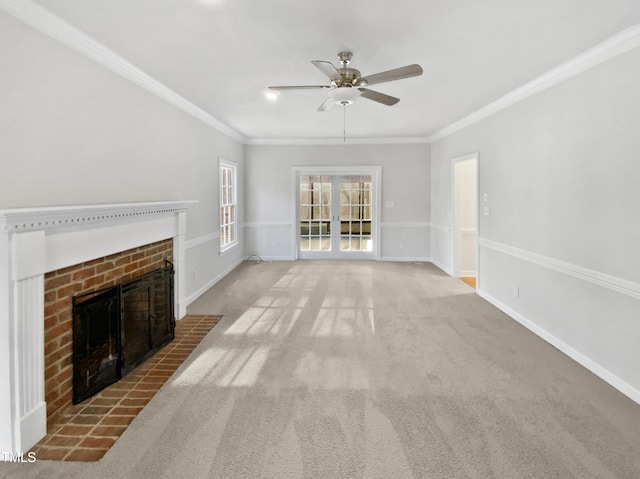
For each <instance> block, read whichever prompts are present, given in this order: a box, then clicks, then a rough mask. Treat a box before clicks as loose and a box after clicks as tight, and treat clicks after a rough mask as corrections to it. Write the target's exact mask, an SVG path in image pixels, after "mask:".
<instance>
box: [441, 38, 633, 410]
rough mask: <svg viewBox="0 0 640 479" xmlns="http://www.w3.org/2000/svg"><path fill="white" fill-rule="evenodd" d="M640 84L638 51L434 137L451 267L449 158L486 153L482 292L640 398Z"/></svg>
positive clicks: (444, 260) (445, 255) (446, 260)
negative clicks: (486, 196)
mask: <svg viewBox="0 0 640 479" xmlns="http://www.w3.org/2000/svg"><path fill="white" fill-rule="evenodd" d="M638 85H640V49H639V48H636V49H634V50H631V51H629V52H627V53H624V54H622V55H620V56H618V57H616V58H613V59H610V60H608V61H607V62H605V63H603V64H601V65H599V66H597V67H594V68H592V69H590V70H587V71H586V72H584V73H581V74H579V75H578V76H576V77H573V78H571V79H569V80H567V81H565V82H563V83H560V84H558V85H556V86H554V87H552V88H550V89H548V90H545V91H543V92H541V93H539V94H537V95H535V96H533V97H530V98H528V99H526V100H524V101H522V102H520V103H518V104H516V105H513V106H511V107H509V108H508V109H506V110H503V111H502V112H500V113H497V114H495V115H493V116H491V117H489V118H487V119H485V120H483V121H481V122H480V123H477V124H475V125H473V126H470V127H468V128H466V129H464V130H462V131H460V132H458V133H455V134H453V135H451V136H448V137H446V138H444V139H442V140H440V141H437V142H435V143H434V144H432V149H431V166H432V170H431V175H432V188H431V190H432V197H431V204H432V222H433V223H434V225H437V228H434V230H433V236H432V256H433V258H434V260H435V261H436V262H437V263H438V264H440V265H442V266H443V268H444V269H448V268H450V265H451V247H450V242H451V241H450V236H449V234H448V233H447V232H446V231H447V227H450V225H451V217H450V216H451V206H450V205H451V192H450V184H451V181H450V174H451V165H450V160H451V159H452V158H455V157H457V156H461V155H464V154H468V153H472V152H478V153H479V192H478V193H479V196H480V202H479V206H480V208H481V209H482V208H483V207H485V206H487V207H488V208H489V216H484V215H481V216H480V223H479V236H480V244H481V246H480V257H479V268H480V277H479V286H480V293H481V294H483V295H484V296H485V297H486V298H488V299H490V300H491V301H492V302H494V303H495V304H497V305H499V306H500V307H502V308H503V309H504V310H505V311H507V312H509V313H510V314H511V315H512V316H514V317H515V318H517V319H518V320H520V321H521V322H523V323H525V324H526V325H527V326H528V327H530V328H531V329H533V330H534V331H536V332H537V333H538V334H540V335H541V336H542V337H544V338H545V339H547V340H548V341H550V342H552V344H554V345H556V346H557V347H559V348H560V349H562V350H564V351H565V352H567V353H569V354H570V355H572V356H573V357H574V358H575V359H577V360H579V361H580V362H582V363H583V364H584V365H586V366H587V367H589V368H590V369H592V370H593V371H594V372H596V373H598V374H599V375H600V376H602V377H604V378H605V379H607V380H608V381H609V382H611V383H612V384H614V385H615V386H616V387H618V388H619V389H622V390H624V391H625V392H627V393H628V394H629V395H631V396H632V397H634V398H635V399H636V400H637V401H640V394H639V391H640V368H638V364H640V348H638V338H639V337H640V301H639V298H640V247H638V244H639V242H640V221H639V218H640V207H639V206H638V205H639V204H640V158H639V154H640V153H639V152H640V134H639V132H640V88H639V87H638ZM485 193H486V194H487V195H488V200H487V201H486V202H484V201H483V199H482V198H483V194H485ZM514 287H518V288H519V297H516V296H515V294H514V289H513V288H514Z"/></svg>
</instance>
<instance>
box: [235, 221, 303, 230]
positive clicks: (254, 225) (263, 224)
mask: <svg viewBox="0 0 640 479" xmlns="http://www.w3.org/2000/svg"><path fill="white" fill-rule="evenodd" d="M270 226H276V227H284V226H286V227H289V226H291V222H290V221H247V222H246V223H242V227H243V228H263V227H270Z"/></svg>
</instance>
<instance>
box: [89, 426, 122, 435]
mask: <svg viewBox="0 0 640 479" xmlns="http://www.w3.org/2000/svg"><path fill="white" fill-rule="evenodd" d="M126 429H127V426H95V428H94V429H93V431H91V435H92V436H98V437H100V436H102V437H104V436H106V437H120V436H121V435H122V433H123V432H124V431H125V430H126Z"/></svg>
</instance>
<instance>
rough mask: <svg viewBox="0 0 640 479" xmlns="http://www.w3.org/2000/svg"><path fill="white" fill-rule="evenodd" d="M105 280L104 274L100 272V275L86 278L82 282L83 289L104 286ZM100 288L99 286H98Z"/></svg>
mask: <svg viewBox="0 0 640 479" xmlns="http://www.w3.org/2000/svg"><path fill="white" fill-rule="evenodd" d="M104 282H105V278H104V274H100V275H98V276H93V277H91V278H88V279H85V280H84V282H83V283H82V288H83V290H89V289H91V288H93V287H94V286H95V287H98V286H102V285H103V284H104ZM96 289H99V288H96Z"/></svg>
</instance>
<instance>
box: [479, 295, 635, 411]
mask: <svg viewBox="0 0 640 479" xmlns="http://www.w3.org/2000/svg"><path fill="white" fill-rule="evenodd" d="M477 293H478V296H480V297H481V298H483V299H484V300H486V301H488V302H489V303H491V304H492V305H493V306H495V307H496V308H498V309H499V310H500V311H502V312H503V313H505V314H507V315H509V316H510V317H511V318H513V319H514V320H516V321H517V322H519V323H520V324H522V325H523V326H524V327H525V328H527V329H528V330H529V331H531V332H532V333H534V334H535V335H537V336H539V337H540V338H542V339H543V340H545V341H546V342H547V343H549V344H551V345H552V346H553V347H555V348H556V349H558V350H559V351H561V352H563V353H564V354H566V355H567V356H569V357H570V358H571V359H573V360H574V361H576V362H577V363H578V364H580V365H581V366H583V367H585V368H587V369H588V370H589V371H591V372H592V373H593V374H595V375H596V376H598V377H599V378H600V379H602V380H603V381H605V382H606V383H608V384H609V385H611V386H612V387H614V388H615V389H617V390H618V391H620V392H621V393H622V394H624V395H625V396H627V397H628V398H630V399H631V400H632V401H634V402H636V403H638V404H640V390H638V389H636V388H635V387H633V386H631V385H630V384H628V383H627V382H625V381H623V380H622V379H620V378H619V377H618V376H616V375H615V374H613V373H611V372H610V371H609V370H607V369H605V368H603V367H602V366H600V365H599V364H598V363H596V362H595V361H593V360H591V359H589V358H588V357H587V356H585V355H584V354H582V353H581V352H579V351H577V350H575V349H574V348H572V347H571V346H569V345H568V344H567V343H565V342H564V341H562V340H560V339H558V338H556V337H555V336H554V335H553V334H551V333H549V332H548V331H547V330H545V329H544V328H541V327H540V326H538V325H537V324H536V323H534V322H533V321H531V320H529V319H527V318H525V317H524V316H522V315H521V314H519V313H517V312H516V311H514V310H513V309H511V308H509V307H508V306H506V305H505V304H503V303H501V302H500V301H498V300H497V299H495V298H494V297H493V296H491V295H489V294H487V293H486V292H485V291H483V290H477Z"/></svg>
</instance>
